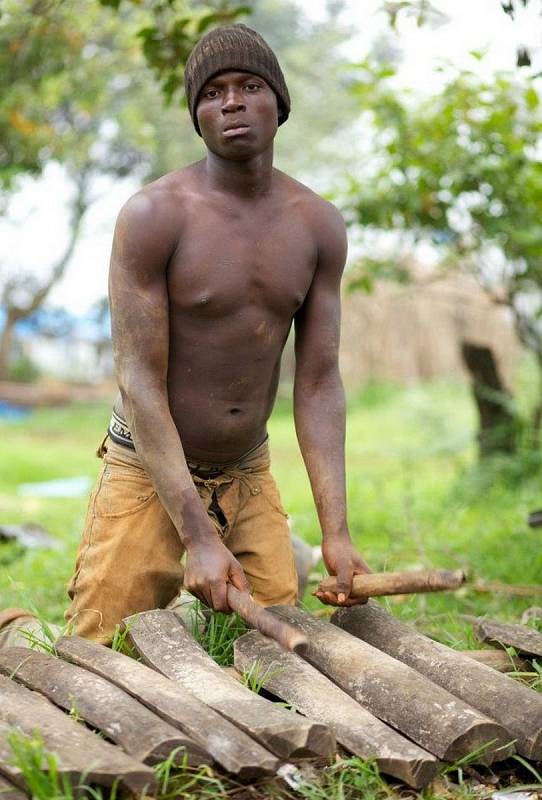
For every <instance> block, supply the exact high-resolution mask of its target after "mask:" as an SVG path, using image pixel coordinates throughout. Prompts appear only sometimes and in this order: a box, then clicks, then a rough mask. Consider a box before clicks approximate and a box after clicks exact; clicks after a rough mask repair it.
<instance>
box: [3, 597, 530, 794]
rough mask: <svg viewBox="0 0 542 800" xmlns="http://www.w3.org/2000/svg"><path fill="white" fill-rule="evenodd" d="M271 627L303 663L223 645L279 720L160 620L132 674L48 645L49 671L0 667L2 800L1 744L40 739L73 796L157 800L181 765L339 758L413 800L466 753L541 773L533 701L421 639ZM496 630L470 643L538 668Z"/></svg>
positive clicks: (263, 646) (99, 653)
mask: <svg viewBox="0 0 542 800" xmlns="http://www.w3.org/2000/svg"><path fill="white" fill-rule="evenodd" d="M271 611H272V613H273V615H275V617H276V618H277V620H283V621H287V622H288V623H289V624H290V625H292V626H293V627H294V628H296V629H297V630H298V631H299V632H300V633H301V634H303V635H304V636H305V637H306V639H307V641H308V644H307V646H306V647H305V649H304V650H303V652H302V654H301V655H299V654H297V653H293V652H286V651H284V650H282V649H281V648H280V647H279V645H278V644H276V642H274V641H272V640H271V639H268V638H266V637H265V636H263V635H262V634H261V633H259V632H257V631H250V632H249V633H247V634H245V635H244V636H242V637H241V638H239V639H238V640H237V642H236V643H235V666H236V668H237V670H238V671H239V672H244V671H247V670H249V669H252V673H253V674H256V673H257V674H258V675H259V676H260V680H261V681H262V682H263V683H264V686H265V690H266V694H267V695H268V696H271V695H270V693H272V695H273V696H276V697H277V698H280V699H281V700H283V701H286V702H287V703H289V704H291V705H292V706H293V710H292V709H287V708H285V707H284V705H283V704H282V705H281V704H278V703H275V702H273V700H272V699H267V698H264V697H263V696H261V695H258V694H255V693H254V692H252V691H250V689H248V688H247V687H246V686H244V685H243V684H242V683H240V682H239V680H237V679H236V678H235V677H233V676H232V675H231V674H230V673H229V672H228V671H226V670H224V669H223V668H221V667H219V666H218V665H217V664H216V663H215V662H214V661H213V660H212V659H211V658H210V657H209V656H208V655H207V654H206V653H205V651H204V650H203V649H202V647H201V646H200V645H199V644H198V643H197V642H196V640H195V639H194V638H193V637H192V636H191V635H190V634H189V633H188V631H187V630H186V628H185V627H184V626H183V624H182V622H181V621H180V619H179V617H177V616H176V614H175V613H173V612H172V611H167V610H165V611H163V610H156V611H149V612H146V613H143V614H140V615H138V616H137V617H134V618H132V619H130V620H129V625H128V637H129V639H130V640H131V643H132V645H133V646H134V648H135V649H136V650H137V652H138V653H139V655H140V657H141V661H136V660H135V659H132V658H129V657H128V656H125V655H122V654H121V653H118V652H113V651H111V650H109V649H107V648H105V647H103V646H101V645H97V644H93V643H91V642H88V641H86V640H84V639H80V638H78V637H76V636H72V637H65V638H62V639H60V640H59V642H58V643H57V646H56V656H53V655H48V654H46V653H42V652H38V651H31V650H28V649H25V648H19V647H13V648H9V649H5V650H2V651H0V673H2V674H1V675H0V791H2V792H3V797H4V800H6V798H7V800H19V799H20V798H23V797H25V796H26V795H25V794H24V792H25V788H26V787H25V783H24V778H23V775H22V773H21V771H20V769H19V768H18V767H17V766H15V765H14V763H13V759H12V753H11V746H10V736H11V735H12V734H13V731H16V732H17V731H18V732H20V733H22V734H27V735H29V736H35V735H36V734H39V736H40V737H41V739H42V741H43V746H44V747H45V748H46V749H47V750H49V751H51V752H52V753H54V754H55V756H56V759H57V761H58V769H59V772H60V774H61V775H66V776H68V777H69V779H70V780H72V781H73V782H75V783H77V782H79V781H84V782H85V783H87V784H89V783H92V784H99V785H103V786H111V785H112V784H113V782H114V781H115V780H117V779H118V780H119V781H120V783H121V785H122V787H124V788H125V789H128V790H130V791H131V792H133V793H136V794H141V793H146V794H147V795H153V794H155V793H156V781H155V777H154V773H153V770H152V765H153V764H156V763H157V762H159V761H161V760H163V759H164V758H166V757H168V756H170V754H172V753H173V752H175V753H176V755H175V759H176V761H177V762H178V763H179V764H181V763H183V761H184V762H185V763H186V761H187V762H188V764H193V765H196V764H205V763H214V764H216V765H218V766H219V767H220V768H222V769H223V770H225V771H226V772H228V773H230V774H232V775H234V776H237V777H238V778H239V779H240V780H241V781H251V780H254V779H256V778H260V777H263V776H273V775H276V774H280V770H281V767H282V766H283V765H284V764H285V763H286V762H289V761H292V760H295V759H298V758H304V757H315V756H317V757H321V758H324V759H325V758H329V757H331V756H332V755H333V754H334V753H335V751H336V747H337V744H338V745H340V746H341V747H342V748H343V749H344V750H346V751H348V752H350V753H354V754H357V755H359V756H361V757H362V758H372V759H376V761H377V763H378V765H379V767H380V769H381V770H382V772H384V773H386V774H388V775H391V776H394V777H395V778H398V779H400V780H402V781H404V782H405V783H407V784H408V785H410V786H412V787H415V788H420V787H423V786H426V785H427V784H428V783H429V782H430V781H431V780H432V779H433V778H434V776H435V775H436V773H437V770H438V768H439V762H440V761H441V760H443V761H454V760H456V759H460V758H462V757H464V756H466V755H468V754H470V753H473V752H474V751H476V752H477V753H478V755H477V761H478V763H482V764H491V763H493V762H496V761H499V760H502V759H505V758H507V757H508V756H509V755H511V754H512V753H513V752H514V751H517V752H518V753H520V754H521V755H522V756H524V757H525V758H529V759H534V760H541V759H542V695H540V694H538V693H537V692H535V691H533V690H532V689H530V688H528V687H527V686H524V685H521V684H520V683H518V682H517V681H514V680H512V679H511V678H510V677H508V676H507V675H505V674H502V673H500V672H498V671H496V670H494V669H492V668H491V667H489V666H487V665H485V664H483V663H479V662H478V661H476V660H475V659H473V658H470V657H469V656H467V655H465V654H463V653H459V652H456V651H453V650H451V649H449V648H447V647H445V646H444V645H441V644H438V643H436V642H434V641H432V640H431V639H428V638H427V637H425V636H422V635H421V634H419V633H417V632H416V631H414V630H413V629H412V628H411V627H409V626H407V625H405V624H404V623H402V622H400V621H399V620H397V619H395V618H394V617H392V616H390V615H389V614H388V613H386V612H385V611H384V610H383V609H382V608H381V607H380V606H379V605H377V604H376V603H374V602H373V601H370V602H369V603H368V604H367V605H365V606H357V607H354V608H351V609H340V610H339V611H337V612H336V613H335V614H334V615H333V617H332V620H331V622H327V621H324V620H322V619H317V618H315V617H313V616H311V615H310V614H308V613H306V612H305V611H302V610H301V609H298V608H291V607H286V606H277V607H274V608H273V609H271ZM505 627H506V630H504V631H503V629H502V627H501V629H499V630H495V629H494V628H491V626H490V625H489V624H488V623H487V622H483V623H480V625H479V635H480V636H481V637H482V638H485V639H487V640H490V641H498V642H504V643H505V644H508V643H509V642H510V640H511V639H512V638H513V636H514V635H515V637H516V638H515V639H514V642H511V643H512V644H514V647H516V648H517V650H518V651H521V652H525V653H527V654H531V655H542V636H540V634H537V633H536V632H535V631H534V630H532V629H529V628H525V627H523V628H522V626H505ZM510 627H512V628H522V629H521V630H520V631H519V633H518V631H517V630H515V631H514V630H509V629H508V628H510ZM521 637H523V638H521ZM297 712H299V713H297ZM83 722H84V723H86V724H82V723H83ZM96 731H99V732H102V734H104V735H105V737H106V739H104V738H103V737H100V736H98V735H96Z"/></svg>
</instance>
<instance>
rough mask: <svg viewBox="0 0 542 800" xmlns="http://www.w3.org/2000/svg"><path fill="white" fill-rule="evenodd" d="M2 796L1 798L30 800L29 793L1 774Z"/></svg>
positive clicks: (0, 792) (6, 799) (4, 799)
mask: <svg viewBox="0 0 542 800" xmlns="http://www.w3.org/2000/svg"><path fill="white" fill-rule="evenodd" d="M0 798H1V800H28V795H26V794H25V793H24V792H23V791H21V789H18V788H17V787H16V786H14V785H13V784H12V783H11V781H8V779H7V778H3V777H2V775H0Z"/></svg>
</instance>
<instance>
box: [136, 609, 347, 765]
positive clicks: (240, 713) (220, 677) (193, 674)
mask: <svg viewBox="0 0 542 800" xmlns="http://www.w3.org/2000/svg"><path fill="white" fill-rule="evenodd" d="M124 622H125V624H126V625H127V626H128V636H129V638H130V640H131V641H132V643H133V645H134V647H135V648H136V650H137V651H138V653H139V654H140V655H141V657H142V658H143V660H144V661H145V662H146V663H147V664H148V665H149V666H151V667H153V669H156V670H157V671H158V672H161V673H162V674H163V675H166V676H167V677H168V678H172V679H173V680H174V681H177V682H178V683H180V684H181V685H182V686H184V687H185V688H186V689H188V690H189V691H190V692H192V694H194V695H195V696H196V697H198V698H199V699H200V700H202V701H203V702H204V703H207V705H209V706H211V708H214V709H215V711H218V712H219V713H220V714H222V715H223V716H224V717H226V718H227V719H229V720H230V721H231V722H233V723H234V724H235V725H238V726H239V727H240V728H242V729H243V730H244V731H245V732H246V733H248V734H249V735H250V736H252V737H253V738H254V739H257V740H258V741H259V742H261V743H262V744H263V745H264V747H267V748H269V750H271V752H273V753H275V755H277V756H279V757H280V758H289V757H290V756H308V755H312V756H314V755H329V754H330V753H332V752H333V751H334V749H335V738H334V736H333V734H332V733H331V731H330V730H329V729H328V728H326V727H325V726H324V725H321V724H320V723H315V722H311V721H309V720H306V719H303V718H302V717H300V716H298V715H296V714H292V713H291V712H290V711H287V710H286V709H284V708H281V707H280V706H276V705H274V704H273V703H271V702H270V701H268V700H265V699H264V698H263V697H259V696H258V695H256V694H254V693H253V692H251V691H250V689H247V688H246V687H245V686H241V685H240V684H239V683H238V682H237V681H236V680H234V679H233V678H230V676H229V675H226V674H224V672H223V671H222V669H221V668H220V667H219V666H218V664H216V663H215V662H214V661H213V660H212V658H211V657H210V656H208V655H207V653H206V652H205V650H204V649H203V648H202V647H201V646H200V645H199V644H198V643H197V642H196V640H195V639H194V638H193V637H192V636H191V635H190V634H189V633H188V631H187V630H186V629H185V628H184V627H183V625H182V623H181V622H180V621H179V619H178V618H177V617H176V615H175V614H174V613H172V612H171V611H161V610H155V611H147V612H145V613H142V614H138V615H136V616H134V617H129V618H128V619H127V620H124Z"/></svg>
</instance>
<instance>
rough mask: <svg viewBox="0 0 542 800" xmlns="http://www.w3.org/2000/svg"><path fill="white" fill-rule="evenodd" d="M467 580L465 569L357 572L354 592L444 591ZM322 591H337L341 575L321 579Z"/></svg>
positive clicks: (354, 594) (372, 594) (357, 595)
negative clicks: (338, 577) (362, 573)
mask: <svg viewBox="0 0 542 800" xmlns="http://www.w3.org/2000/svg"><path fill="white" fill-rule="evenodd" d="M464 583H465V573H464V572H463V570H461V569H454V570H443V569H420V570H410V571H406V570H405V571H403V572H373V573H369V574H367V575H354V579H353V581H352V591H351V593H350V594H351V596H352V597H355V598H362V597H382V596H384V595H392V594H417V593H420V592H443V591H452V590H454V589H459V587H460V586H462V585H463V584H464ZM318 591H322V592H335V594H336V593H337V578H335V577H333V576H332V577H329V578H325V579H324V580H323V581H321V582H320V585H319V586H318Z"/></svg>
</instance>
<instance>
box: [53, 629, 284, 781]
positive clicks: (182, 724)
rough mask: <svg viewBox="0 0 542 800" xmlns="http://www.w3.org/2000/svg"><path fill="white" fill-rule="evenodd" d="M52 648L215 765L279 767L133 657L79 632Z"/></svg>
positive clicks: (246, 776) (246, 775)
mask: <svg viewBox="0 0 542 800" xmlns="http://www.w3.org/2000/svg"><path fill="white" fill-rule="evenodd" d="M55 647H56V651H57V653H58V654H59V655H60V656H61V657H62V658H64V659H66V660H67V661H71V662H72V663H73V664H77V665H78V666H80V667H85V668H86V669H88V670H90V671H92V672H95V673H96V674H97V675H101V676H102V677H103V678H107V679H108V680H109V681H111V682H112V683H114V684H116V685H117V686H120V688H121V689H124V690H125V691H126V692H128V693H129V694H131V695H132V696H133V697H135V698H136V699H137V700H139V701H140V702H142V703H144V704H145V705H146V706H147V707H148V708H150V709H151V710H152V711H154V712H155V713H156V714H158V716H160V717H162V719H165V720H166V721H167V722H169V723H171V725H174V726H175V727H178V728H180V729H181V730H182V731H184V732H185V733H187V734H188V735H189V736H191V737H192V738H193V739H194V741H196V742H198V743H199V744H200V745H201V746H202V747H205V749H206V750H207V751H208V752H209V753H210V754H211V756H212V757H213V758H214V760H215V761H216V762H217V763H218V764H220V765H221V766H222V767H223V768H224V769H225V770H227V771H228V772H231V773H233V774H235V775H237V776H238V777H239V778H240V779H241V780H243V781H248V780H254V779H256V778H259V777H262V776H263V775H271V774H274V773H275V772H276V771H277V769H278V767H279V761H278V759H277V758H275V756H273V755H272V754H271V753H269V752H268V751H267V750H265V749H264V748H263V747H262V746H261V745H260V744H258V742H255V741H254V740H253V739H251V738H250V736H248V735H247V734H246V733H245V732H244V731H241V730H239V728H236V727H235V725H233V724H232V723H231V722H230V721H229V720H227V719H225V718H224V717H222V716H221V715H220V714H218V713H217V712H216V711H214V710H213V709H212V708H210V707H209V706H207V705H205V703H202V702H201V700H198V699H197V698H196V697H194V695H193V694H192V693H191V692H189V691H188V690H187V689H185V688H184V686H182V685H181V684H179V683H174V682H173V681H171V680H170V679H169V678H165V677H164V676H163V675H160V674H159V673H157V672H156V671H155V670H153V669H150V668H149V667H146V666H145V665H144V664H141V663H140V662H138V661H134V659H133V658H128V656H125V655H123V654H122V653H116V652H114V651H113V650H110V649H109V648H108V647H104V646H103V645H101V644H96V643H95V642H90V641H88V639H82V638H80V637H79V636H66V637H64V638H62V639H60V640H59V641H58V642H57V643H56V645H55Z"/></svg>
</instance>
